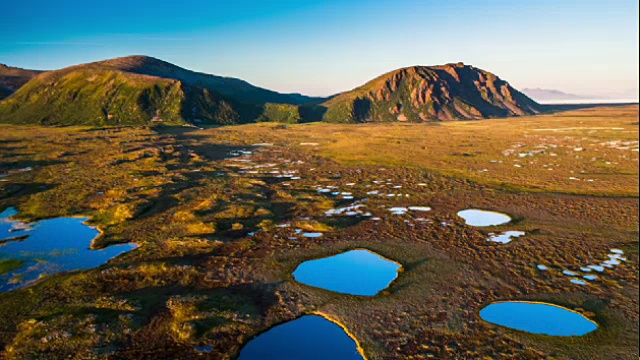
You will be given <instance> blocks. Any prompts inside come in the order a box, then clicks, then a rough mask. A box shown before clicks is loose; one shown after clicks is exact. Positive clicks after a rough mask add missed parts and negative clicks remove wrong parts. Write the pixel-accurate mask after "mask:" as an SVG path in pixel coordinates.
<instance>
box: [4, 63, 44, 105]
mask: <svg viewBox="0 0 640 360" xmlns="http://www.w3.org/2000/svg"><path fill="white" fill-rule="evenodd" d="M43 72H44V71H39V70H28V69H21V68H17V67H12V66H7V65H5V64H0V100H2V99H4V98H6V97H8V96H9V95H11V94H13V93H14V92H15V91H16V90H18V89H19V88H20V87H21V86H22V85H24V84H26V83H27V82H28V81H29V80H31V79H33V78H34V77H36V76H37V75H38V74H40V73H43Z"/></svg>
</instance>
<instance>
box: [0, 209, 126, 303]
mask: <svg viewBox="0 0 640 360" xmlns="http://www.w3.org/2000/svg"><path fill="white" fill-rule="evenodd" d="M16 214H17V211H16V210H15V209H14V208H8V209H6V210H4V211H3V212H2V213H0V264H4V266H3V267H0V268H1V269H3V270H2V271H0V292H6V291H11V290H15V289H18V288H21V287H24V286H27V285H30V284H31V283H33V282H35V281H36V280H38V279H39V278H40V277H41V276H44V275H50V274H55V273H59V272H63V271H71V270H83V269H91V268H94V267H97V266H100V265H102V264H104V263H106V262H107V261H109V260H110V259H112V258H114V257H116V256H118V255H120V254H122V253H124V252H127V251H130V250H132V249H134V248H136V247H137V245H136V244H121V245H112V246H109V247H107V248H105V249H101V250H91V249H89V247H90V246H91V242H92V241H93V239H95V238H96V237H97V236H98V235H99V234H100V233H99V232H98V230H96V229H95V228H93V227H91V226H89V225H86V224H85V223H84V222H85V221H86V220H87V219H86V218H57V219H48V220H42V221H38V222H35V223H29V224H25V223H22V222H20V221H16V220H11V219H10V217H11V216H14V215H16Z"/></svg>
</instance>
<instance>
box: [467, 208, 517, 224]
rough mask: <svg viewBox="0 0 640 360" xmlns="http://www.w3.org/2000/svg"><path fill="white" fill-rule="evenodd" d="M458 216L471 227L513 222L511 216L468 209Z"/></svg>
mask: <svg viewBox="0 0 640 360" xmlns="http://www.w3.org/2000/svg"><path fill="white" fill-rule="evenodd" d="M458 216H460V217H461V218H463V219H464V221H465V223H466V224H467V225H471V226H495V225H502V224H506V223H508V222H510V221H511V217H509V215H506V214H503V213H499V212H495V211H489V210H478V209H467V210H462V211H459V212H458Z"/></svg>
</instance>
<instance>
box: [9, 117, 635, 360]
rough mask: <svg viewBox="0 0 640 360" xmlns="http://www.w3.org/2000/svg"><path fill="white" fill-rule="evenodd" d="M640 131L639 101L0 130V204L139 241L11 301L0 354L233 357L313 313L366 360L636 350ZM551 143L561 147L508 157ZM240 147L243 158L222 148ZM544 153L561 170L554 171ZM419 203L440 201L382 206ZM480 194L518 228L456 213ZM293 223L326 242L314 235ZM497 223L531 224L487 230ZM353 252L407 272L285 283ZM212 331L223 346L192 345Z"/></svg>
mask: <svg viewBox="0 0 640 360" xmlns="http://www.w3.org/2000/svg"><path fill="white" fill-rule="evenodd" d="M634 117H636V118H635V119H634ZM634 123H635V124H634ZM614 128H615V129H614ZM637 140H638V132H637V107H629V108H609V109H597V110H596V109H593V110H588V111H582V112H573V113H563V114H557V115H551V116H539V117H527V118H518V119H509V120H488V121H480V122H464V123H446V124H443V125H440V126H428V125H420V124H414V125H410V126H405V125H398V124H389V125H364V126H350V125H330V124H309V125H292V126H274V125H272V124H257V125H246V126H237V127H225V128H216V129H208V130H196V129H193V128H186V127H182V128H178V127H172V128H140V127H139V128H128V127H118V128H116V127H109V128H85V127H67V128H50V127H25V126H10V125H6V126H0V173H1V174H7V175H8V176H6V177H4V178H2V180H6V181H2V182H0V209H3V208H5V207H7V206H16V207H17V208H18V209H19V210H20V214H19V216H20V217H22V218H24V219H27V220H33V219H39V218H46V217H56V216H69V215H80V214H82V215H85V216H88V217H90V219H91V220H90V223H92V224H93V225H96V226H99V227H100V229H101V230H102V231H103V232H104V234H103V235H102V236H101V237H100V238H99V239H97V240H96V241H95V243H94V245H93V246H94V247H96V248H99V247H103V246H108V245H109V244H113V243H119V242H128V241H135V242H136V243H138V244H139V245H140V247H139V248H137V249H135V250H133V251H131V252H129V253H126V254H123V255H121V256H119V257H116V258H114V259H113V260H112V261H110V262H109V263H108V264H105V265H103V266H101V267H99V268H96V269H93V270H89V271H82V272H72V273H67V274H59V275H56V276H51V277H48V278H46V279H44V280H42V281H40V282H38V283H37V284H35V285H33V286H31V287H28V288H25V289H21V290H18V291H14V292H9V293H4V294H0V344H1V345H2V347H3V348H4V349H5V350H4V353H3V354H2V356H4V357H7V358H10V359H22V358H113V359H115V358H118V359H122V358H128V359H141V358H163V357H164V358H211V359H233V358H234V357H235V356H236V355H237V354H238V352H239V350H240V348H241V347H242V346H243V344H245V343H246V342H247V341H249V340H250V339H251V338H252V337H253V336H255V335H256V334H258V333H260V332H261V331H264V330H266V329H268V328H269V327H271V326H273V325H274V324H278V323H281V322H284V321H288V320H291V319H294V318H296V317H299V316H301V315H302V314H305V313H311V312H321V313H325V314H328V315H330V316H331V317H332V318H335V319H337V320H339V321H340V322H341V323H342V324H343V325H344V326H346V327H347V328H348V329H349V331H350V332H351V333H352V334H354V335H355V336H356V337H357V338H358V340H359V342H360V343H361V345H362V347H363V349H364V351H365V353H366V354H367V356H368V358H369V359H399V358H402V359H426V358H430V357H431V358H433V357H435V358H466V359H477V358H484V357H491V358H502V359H542V358H549V357H553V358H558V359H610V358H616V359H636V358H637V357H638V343H637V338H638V318H639V314H638V270H639V267H638V190H637V184H638V183H637V181H638V180H637V174H638V165H637V164H638V163H637V158H638V152H637V151H633V149H632V148H629V149H624V147H625V146H628V145H624V144H622V142H633V141H636V148H637ZM613 141H619V142H618V143H612V142H613ZM256 143H273V144H274V145H273V146H252V144H256ZM316 143H317V145H316ZM516 143H521V144H522V145H518V147H516V148H514V147H513V146H514V145H515V144H516ZM541 144H546V145H547V146H548V145H549V144H556V145H557V146H558V147H557V148H553V149H556V150H551V149H549V146H548V149H547V150H548V151H547V152H545V153H535V154H534V155H533V156H529V155H527V156H526V157H522V158H521V157H519V155H515V156H514V155H513V154H511V152H508V153H509V155H504V154H503V151H504V150H505V149H516V150H515V151H516V152H517V153H518V154H519V153H521V152H522V153H528V151H533V150H534V149H541V148H536V146H537V145H541ZM561 146H562V147H561ZM577 147H582V148H583V149H586V150H580V151H576V150H575V149H576V148H577ZM557 149H562V151H560V150H557ZM241 150H242V151H251V152H252V154H251V155H248V156H245V157H243V156H236V157H232V156H231V155H229V154H230V153H234V154H240V153H239V151H241ZM551 151H553V152H554V153H555V154H556V156H550V155H549V154H550V152H551ZM465 154H470V156H467V155H465ZM576 156H578V157H577V158H576ZM593 157H595V158H596V160H595V161H591V158H593ZM491 160H502V161H503V162H502V163H499V162H495V163H494V162H490V161H491ZM514 160H520V163H519V162H516V161H514ZM534 160H536V161H535V162H533V161H534ZM530 162H532V163H530ZM551 162H553V163H554V164H556V165H555V168H556V170H554V171H558V172H561V173H560V174H558V173H556V172H554V171H549V170H543V169H545V167H544V166H543V165H545V164H547V165H549V163H551ZM607 162H609V163H610V164H607ZM518 163H519V164H521V165H522V167H520V168H518V167H514V166H513V164H518ZM614 163H615V164H614ZM256 166H258V167H256ZM27 167H30V168H31V170H24V169H25V168H27ZM484 168H487V169H488V171H487V172H484V171H483V172H478V170H482V169H484ZM276 169H277V171H278V173H275V172H273V173H272V171H276ZM570 171H573V173H571V172H570ZM580 171H584V173H580ZM283 174H288V175H289V176H287V177H278V176H279V175H283ZM570 176H571V177H576V178H581V180H570V179H569V177H570ZM293 177H299V178H300V179H294V178H293ZM582 178H586V179H590V178H592V179H594V180H596V181H593V182H590V181H582ZM374 181H376V182H374ZM387 183H389V184H387ZM349 184H353V185H349ZM316 185H321V186H322V187H326V186H337V187H338V189H339V190H340V191H346V192H351V193H353V195H354V197H355V199H356V200H357V199H364V198H367V201H366V203H365V205H366V209H367V210H368V211H371V212H372V214H373V216H375V217H380V218H382V220H381V221H373V220H370V219H367V218H366V217H362V218H355V217H327V216H325V214H324V212H325V211H326V210H328V209H331V208H335V207H339V206H343V205H348V204H350V203H351V201H348V200H341V199H340V197H339V196H338V197H334V196H331V195H329V194H323V193H319V192H318V191H317V187H316ZM395 186H401V188H395ZM372 190H379V191H381V192H384V193H394V194H396V193H397V194H400V193H401V194H403V195H406V194H408V195H409V197H407V196H394V197H387V196H384V197H383V196H376V195H373V194H367V193H368V192H370V191H372ZM408 205H422V206H430V207H432V208H433V210H432V211H431V212H427V213H420V214H417V213H409V214H408V215H405V216H397V215H391V214H390V212H389V211H388V208H389V207H392V206H408ZM469 207H474V208H486V209H494V210H498V211H501V212H505V213H508V214H510V215H511V216H512V217H513V218H514V221H513V222H512V223H511V224H506V225H502V226H500V227H495V228H490V229H479V228H472V227H469V226H467V225H465V224H464V222H463V221H462V219H460V218H458V217H457V216H456V215H455V214H456V212H457V211H458V210H460V209H464V208H469ZM419 217H424V218H428V219H429V220H430V221H421V220H419ZM443 223H445V224H447V225H446V226H444V225H443ZM283 224H290V226H289V227H284V226H282V227H281V226H278V225H283ZM296 227H298V228H301V229H308V230H313V231H322V232H324V236H323V237H321V238H302V237H300V236H297V235H296V234H295V231H294V230H295V229H296ZM499 230H522V231H526V232H527V235H526V236H524V237H521V238H518V239H517V240H515V241H512V242H511V243H510V244H506V245H502V244H495V243H491V242H488V241H487V240H486V238H487V233H488V232H490V231H499ZM250 233H253V235H252V236H251V235H250ZM293 238H295V239H293ZM614 247H615V248H620V249H622V250H624V251H625V256H626V257H627V261H626V262H623V264H622V265H620V266H618V267H616V268H615V269H607V271H606V272H604V273H602V274H598V275H599V280H598V281H595V282H593V283H590V284H589V285H587V286H580V285H575V284H572V283H570V282H569V277H567V276H565V275H562V273H561V272H562V270H564V269H571V270H576V269H579V267H580V266H584V265H587V264H590V263H596V262H600V261H603V260H606V258H607V253H608V252H609V249H610V248H614ZM353 248H366V249H370V250H373V251H376V252H377V253H379V254H381V255H383V256H385V257H388V258H390V259H393V260H396V261H398V262H400V263H401V264H402V266H403V269H404V271H403V272H402V273H401V274H400V276H399V277H398V279H397V280H396V281H394V282H393V283H392V285H391V286H390V287H389V289H387V290H386V291H384V292H383V293H382V294H380V295H379V296H376V297H374V298H363V297H355V296H349V295H340V294H334V293H331V292H328V291H324V290H321V289H316V288H311V287H308V286H304V285H301V284H298V283H296V282H295V281H294V280H293V278H292V277H291V272H292V271H293V269H295V267H296V266H297V265H298V264H299V263H301V262H302V261H304V260H307V259H311V258H316V257H321V256H327V255H331V254H334V253H338V252H341V251H345V250H347V249H353ZM537 264H545V265H547V266H548V267H549V268H550V270H549V271H547V272H541V271H538V270H537V268H536V265H537ZM506 299H529V300H541V301H551V302H553V303H557V304H560V305H564V306H567V307H569V308H571V309H576V310H577V311H579V312H581V313H583V314H585V316H588V317H589V318H591V319H593V320H595V321H596V322H597V323H598V324H599V326H600V328H599V330H597V331H595V332H593V333H591V334H588V335H586V336H584V337H580V338H569V339H567V338H551V337H546V336H534V335H529V334H526V333H521V332H517V331H512V330H509V329H505V328H501V327H497V326H493V325H491V324H487V323H485V322H483V321H481V319H480V318H479V316H478V312H479V310H480V309H482V307H483V306H486V305H487V304H489V303H490V302H492V301H495V300H506ZM205 344H206V345H212V346H213V349H214V350H213V351H212V352H210V353H206V354H199V353H198V352H197V351H196V350H195V349H194V348H193V346H195V345H205Z"/></svg>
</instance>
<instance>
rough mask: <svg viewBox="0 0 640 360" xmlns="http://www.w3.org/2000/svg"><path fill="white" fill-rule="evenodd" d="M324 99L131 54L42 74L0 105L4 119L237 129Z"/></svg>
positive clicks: (18, 121) (3, 120) (20, 121)
mask: <svg viewBox="0 0 640 360" xmlns="http://www.w3.org/2000/svg"><path fill="white" fill-rule="evenodd" d="M319 100H322V99H317V98H311V97H306V96H302V95H300V94H280V93H277V92H274V91H270V90H266V89H262V88H259V87H256V86H253V85H251V84H249V83H247V82H245V81H243V80H239V79H234V78H227V77H221V76H215V75H208V74H203V73H197V72H194V71H190V70H187V69H183V68H181V67H178V66H175V65H173V64H170V63H168V62H165V61H162V60H158V59H155V58H152V57H146V56H129V57H123V58H116V59H111V60H106V61H100V62H95V63H89V64H82V65H76V66H71V67H68V68H64V69H61V70H56V71H50V72H46V73H42V74H39V75H38V76H36V77H35V78H33V79H32V80H31V81H29V82H27V83H26V84H25V85H24V86H22V87H21V88H20V89H18V91H16V92H15V94H13V95H12V96H10V97H9V98H7V99H5V100H3V101H2V102H0V121H2V122H9V123H39V124H56V125H79V124H91V125H107V124H146V123H150V122H152V123H166V124H182V123H193V124H210V125H212V124H237V123H246V122H252V121H255V120H256V119H257V118H258V117H259V116H260V115H261V114H262V112H263V111H264V108H265V104H267V103H281V104H289V105H293V106H297V105H299V104H301V103H305V102H315V101H319Z"/></svg>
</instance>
